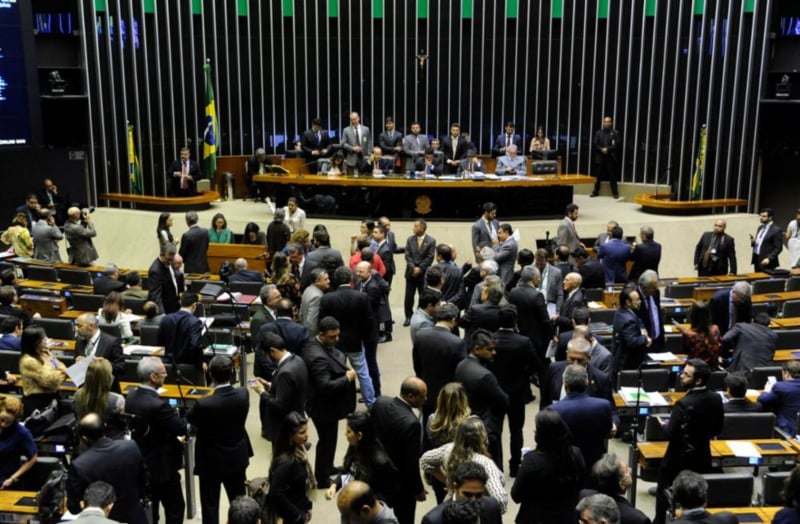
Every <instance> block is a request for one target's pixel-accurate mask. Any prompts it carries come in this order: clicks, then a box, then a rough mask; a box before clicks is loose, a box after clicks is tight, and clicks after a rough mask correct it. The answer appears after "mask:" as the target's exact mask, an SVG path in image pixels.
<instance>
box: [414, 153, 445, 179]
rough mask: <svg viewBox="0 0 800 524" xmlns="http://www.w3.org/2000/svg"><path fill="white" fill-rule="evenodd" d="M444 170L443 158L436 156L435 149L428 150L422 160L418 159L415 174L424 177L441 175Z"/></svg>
mask: <svg viewBox="0 0 800 524" xmlns="http://www.w3.org/2000/svg"><path fill="white" fill-rule="evenodd" d="M443 169H444V164H443V162H442V157H441V156H436V155H435V154H434V151H433V149H426V150H425V155H424V156H423V157H422V158H417V160H416V162H415V165H414V174H416V175H417V176H422V175H437V176H438V175H441V174H442V171H443Z"/></svg>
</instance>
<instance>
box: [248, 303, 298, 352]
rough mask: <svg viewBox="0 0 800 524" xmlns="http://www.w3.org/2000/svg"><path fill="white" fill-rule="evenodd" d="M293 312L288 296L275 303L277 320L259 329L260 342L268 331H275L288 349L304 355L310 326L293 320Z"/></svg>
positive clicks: (292, 305)
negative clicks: (307, 326)
mask: <svg viewBox="0 0 800 524" xmlns="http://www.w3.org/2000/svg"><path fill="white" fill-rule="evenodd" d="M293 313H294V304H292V301H291V300H289V299H288V298H281V299H280V300H279V301H278V303H277V304H276V305H275V315H276V318H275V320H273V321H271V322H267V323H266V324H264V325H263V326H261V329H259V330H258V338H257V340H258V341H259V343H260V340H261V338H263V337H264V335H265V334H266V333H274V334H276V335H278V336H280V337H281V338H282V339H283V341H284V343H285V344H286V345H285V346H284V347H285V348H286V349H287V350H288V351H290V352H291V353H294V354H295V355H302V351H303V347H305V345H306V344H307V343H308V338H309V337H308V328H306V327H305V326H304V325H303V324H300V323H298V322H295V321H293V320H292V315H293Z"/></svg>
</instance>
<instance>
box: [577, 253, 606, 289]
mask: <svg viewBox="0 0 800 524" xmlns="http://www.w3.org/2000/svg"><path fill="white" fill-rule="evenodd" d="M578 273H580V275H581V279H582V280H581V286H582V287H583V288H584V289H602V288H604V287H605V285H606V271H605V268H603V264H601V263H600V262H598V261H597V260H595V259H593V258H592V259H589V260H587V261H586V262H584V263H583V265H582V266H581V267H579V268H578Z"/></svg>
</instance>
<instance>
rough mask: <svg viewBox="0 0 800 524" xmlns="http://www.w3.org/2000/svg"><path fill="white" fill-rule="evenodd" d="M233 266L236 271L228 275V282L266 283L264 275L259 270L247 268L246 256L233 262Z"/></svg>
mask: <svg viewBox="0 0 800 524" xmlns="http://www.w3.org/2000/svg"><path fill="white" fill-rule="evenodd" d="M233 268H234V269H235V270H236V273H234V274H233V275H231V276H229V277H228V282H229V283H230V282H260V283H262V284H263V283H264V275H262V274H261V273H259V272H258V271H250V270H249V269H247V260H245V259H244V258H237V259H236V262H234V263H233Z"/></svg>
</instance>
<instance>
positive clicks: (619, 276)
mask: <svg viewBox="0 0 800 524" xmlns="http://www.w3.org/2000/svg"><path fill="white" fill-rule="evenodd" d="M630 258H631V246H630V245H629V244H627V243H625V242H623V241H622V228H621V227H619V226H617V227H615V228H614V230H613V231H612V232H611V241H609V242H606V243H605V244H601V245H600V247H599V248H598V249H597V260H599V261H600V262H601V263H602V264H603V268H604V269H605V272H606V282H608V283H611V282H613V283H616V284H624V283H625V282H627V281H628V271H627V269H626V266H625V264H626V263H627V262H628V260H629V259H630Z"/></svg>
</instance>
